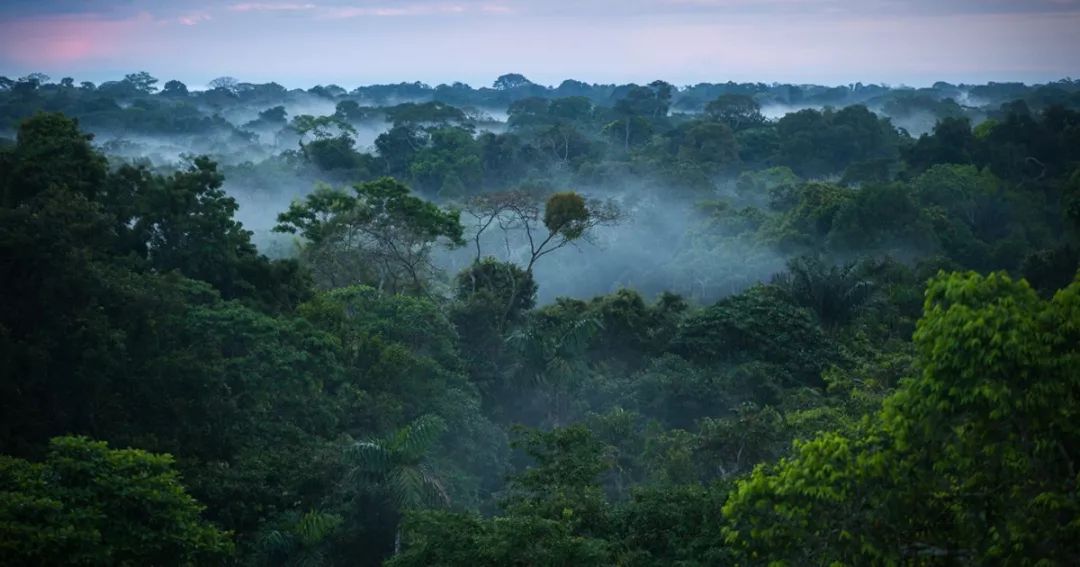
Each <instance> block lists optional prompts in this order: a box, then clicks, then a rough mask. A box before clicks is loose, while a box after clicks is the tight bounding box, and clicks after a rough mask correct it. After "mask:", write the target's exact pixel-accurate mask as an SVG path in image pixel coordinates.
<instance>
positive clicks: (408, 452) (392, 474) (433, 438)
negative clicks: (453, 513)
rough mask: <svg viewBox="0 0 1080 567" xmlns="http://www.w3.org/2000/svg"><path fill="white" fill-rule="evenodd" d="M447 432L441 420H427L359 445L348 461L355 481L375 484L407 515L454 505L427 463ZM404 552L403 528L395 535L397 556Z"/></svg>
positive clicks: (421, 420)
mask: <svg viewBox="0 0 1080 567" xmlns="http://www.w3.org/2000/svg"><path fill="white" fill-rule="evenodd" d="M445 430H446V424H445V423H444V422H443V421H442V420H441V419H440V418H438V417H435V416H423V417H421V418H419V419H417V420H416V421H414V422H412V423H410V424H409V425H407V426H405V427H404V428H402V429H400V430H398V431H396V432H394V434H393V435H391V436H390V437H387V438H385V439H382V440H369V441H359V442H357V443H355V444H354V445H353V446H352V447H351V448H350V454H349V455H348V460H349V461H350V462H352V463H354V464H353V469H352V474H353V475H354V477H366V478H368V479H371V480H374V481H375V482H376V483H378V484H379V486H380V488H381V489H382V490H384V491H385V493H386V496H387V498H388V499H389V500H390V502H391V503H392V504H393V505H394V507H395V508H396V509H397V510H398V512H399V513H403V512H405V511H408V510H416V509H420V508H422V507H426V506H433V505H435V506H439V505H441V506H445V505H448V504H449V503H450V499H449V496H447V494H446V489H445V488H443V483H442V480H440V479H439V477H438V476H437V475H436V474H435V472H434V471H433V470H432V469H431V467H430V466H429V465H428V464H427V463H426V462H425V458H426V457H427V454H428V452H429V451H430V450H431V447H432V446H433V445H434V444H435V443H436V442H437V441H438V440H439V437H441V436H442V434H443V433H444V432H445ZM400 552H401V527H400V526H398V528H397V529H396V531H395V535H394V555H397V554H398V553H400Z"/></svg>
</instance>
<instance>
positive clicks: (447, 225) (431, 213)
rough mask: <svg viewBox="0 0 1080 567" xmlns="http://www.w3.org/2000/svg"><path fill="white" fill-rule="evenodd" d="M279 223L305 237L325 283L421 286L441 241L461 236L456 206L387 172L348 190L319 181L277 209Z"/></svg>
mask: <svg viewBox="0 0 1080 567" xmlns="http://www.w3.org/2000/svg"><path fill="white" fill-rule="evenodd" d="M274 230H276V231H279V232H288V233H299V234H300V235H301V236H302V237H303V238H305V239H306V240H307V241H308V242H307V244H306V245H305V246H304V248H303V253H302V255H301V258H302V260H303V261H304V262H305V263H306V264H307V265H309V266H310V268H311V270H312V271H313V272H314V274H315V276H316V281H317V283H318V284H320V285H321V286H323V287H328V288H334V287H343V286H346V285H355V284H359V283H362V284H371V285H376V286H378V287H379V288H380V289H386V290H388V291H391V292H406V291H408V292H412V293H423V292H424V291H425V290H426V289H427V287H428V280H429V278H430V277H431V275H432V273H433V272H434V269H435V268H434V266H433V265H432V264H431V261H430V256H431V250H432V248H433V247H434V246H435V245H436V243H439V242H443V243H446V244H449V245H460V244H463V240H462V231H463V228H462V226H461V223H460V221H459V214H458V212H457V211H453V210H450V211H446V210H443V209H440V208H439V207H438V206H436V205H434V204H432V203H430V202H428V201H425V200H423V199H420V198H419V197H415V196H413V195H411V194H410V192H409V188H408V187H406V186H405V185H403V184H401V183H399V182H398V181H395V180H393V179H391V178H389V177H384V178H382V179H379V180H377V181H371V182H368V183H360V184H357V185H354V186H353V194H351V195H350V194H349V193H347V192H345V191H344V190H337V189H332V188H329V187H325V186H323V187H319V188H317V189H316V190H315V192H314V193H312V194H311V195H308V197H307V198H306V199H305V200H304V201H302V202H294V203H293V204H292V205H290V206H289V209H288V210H287V211H286V212H284V213H281V214H280V215H278V225H277V227H276V228H275V229H274Z"/></svg>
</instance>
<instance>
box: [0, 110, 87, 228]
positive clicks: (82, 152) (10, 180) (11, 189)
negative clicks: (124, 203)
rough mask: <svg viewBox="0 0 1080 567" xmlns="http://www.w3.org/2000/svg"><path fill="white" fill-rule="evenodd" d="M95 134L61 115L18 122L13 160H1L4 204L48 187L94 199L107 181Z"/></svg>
mask: <svg viewBox="0 0 1080 567" xmlns="http://www.w3.org/2000/svg"><path fill="white" fill-rule="evenodd" d="M92 139H93V135H91V134H84V133H82V132H81V131H80V130H79V123H78V122H77V121H75V120H72V119H70V118H67V117H65V116H64V115H62V114H54V113H41V114H37V115H35V116H33V117H32V118H28V119H26V120H25V121H23V122H22V123H21V124H20V125H19V132H18V136H17V138H16V143H15V147H14V148H12V149H11V150H10V155H11V161H10V162H9V163H2V162H0V167H2V168H3V169H8V168H10V169H8V170H7V171H3V170H0V189H2V194H3V204H4V205H5V206H8V207H13V206H15V205H17V204H19V203H22V202H24V201H26V200H27V199H29V198H31V197H33V196H34V195H37V194H39V193H41V192H43V191H45V190H46V189H48V188H49V187H52V186H55V187H62V188H65V189H67V190H69V191H71V192H72V193H75V194H79V195H83V196H85V197H87V198H91V199H92V198H93V197H94V196H95V195H96V194H97V193H98V192H99V191H100V190H101V187H102V185H103V184H104V181H105V176H106V173H107V171H106V161H105V158H104V157H103V156H101V155H100V154H98V153H97V152H96V151H94V148H93V146H91V145H90V141H91V140H92Z"/></svg>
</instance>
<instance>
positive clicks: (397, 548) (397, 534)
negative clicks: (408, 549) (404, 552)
mask: <svg viewBox="0 0 1080 567" xmlns="http://www.w3.org/2000/svg"><path fill="white" fill-rule="evenodd" d="M399 553H401V524H400V523H398V526H397V529H396V530H394V556H395V557H397V554H399Z"/></svg>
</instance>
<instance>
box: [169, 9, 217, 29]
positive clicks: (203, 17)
mask: <svg viewBox="0 0 1080 567" xmlns="http://www.w3.org/2000/svg"><path fill="white" fill-rule="evenodd" d="M212 19H214V18H212V17H210V14H207V13H206V12H195V13H192V14H188V15H186V16H180V17H179V18H177V19H176V22H177V23H179V24H181V25H184V26H196V25H199V24H201V23H202V22H209V21H210V20H212Z"/></svg>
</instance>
